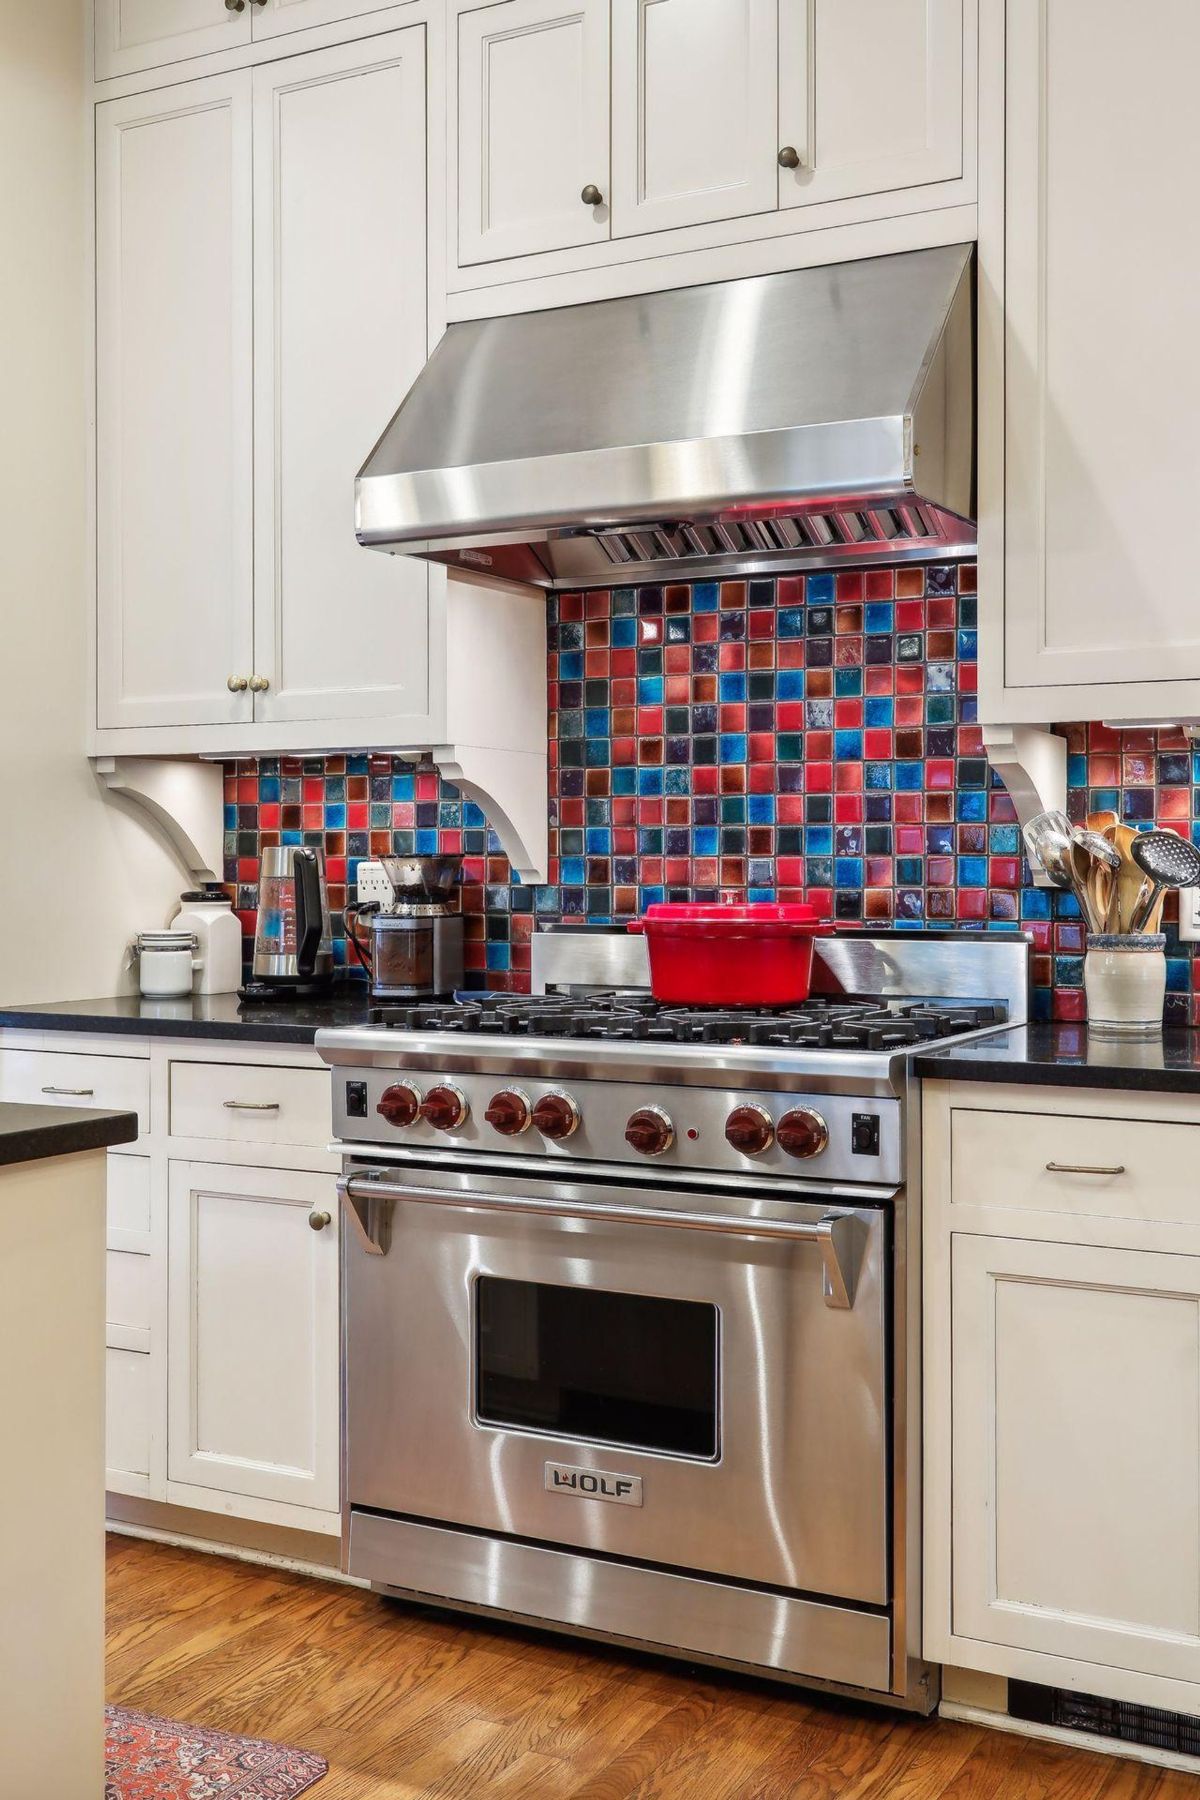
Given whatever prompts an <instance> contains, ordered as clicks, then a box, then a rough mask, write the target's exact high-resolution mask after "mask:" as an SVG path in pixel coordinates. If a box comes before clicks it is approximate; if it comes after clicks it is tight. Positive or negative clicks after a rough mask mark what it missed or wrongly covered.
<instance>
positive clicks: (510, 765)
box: [428, 744, 550, 886]
mask: <svg viewBox="0 0 1200 1800" xmlns="http://www.w3.org/2000/svg"><path fill="white" fill-rule="evenodd" d="M428 754H429V756H430V757H432V759H433V761H434V763H435V764H436V765H437V767H438V769H439V770H440V771H441V773H442V775H444V776H445V778H446V780H447V781H452V782H453V783H454V785H455V786H456V787H458V788H461V789H462V792H463V793H464V794H465V795H466V797H467V799H468V800H474V802H475V804H476V805H477V806H479V807H481V808H482V809H483V811H484V813H486V815H487V822H488V824H489V825H490V826H491V828H492V830H493V831H494V832H495V833H496V836H497V837H498V838H499V839H500V842H501V844H502V845H503V848H504V853H505V855H506V856H507V857H508V860H509V862H510V863H511V864H512V866H513V868H514V869H515V871H516V873H517V874H518V875H519V876H520V878H521V880H522V881H523V882H525V883H526V884H527V885H532V886H536V885H538V884H539V883H541V882H544V881H545V880H546V879H547V872H548V868H549V859H550V825H549V807H548V803H547V759H546V757H545V756H544V755H539V753H538V752H537V751H535V750H493V749H480V748H477V747H476V746H474V745H471V744H435V745H434V746H433V748H432V749H431V750H430V751H429V752H428Z"/></svg>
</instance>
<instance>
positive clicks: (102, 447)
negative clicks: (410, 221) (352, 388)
mask: <svg viewBox="0 0 1200 1800" xmlns="http://www.w3.org/2000/svg"><path fill="white" fill-rule="evenodd" d="M250 250H251V220H250V76H249V74H248V73H247V72H241V73H237V74H233V75H222V76H218V77H215V78H213V79H211V80H205V81H195V82H188V83H186V84H185V85H182V86H180V87H176V88H165V89H160V90H158V91H157V92H155V93H152V94H144V95H140V96H138V97H136V98H133V99H128V100H113V101H108V102H106V103H105V104H104V105H101V106H98V107H97V108H96V265H97V266H96V284H97V297H96V299H97V319H96V334H97V345H96V353H97V365H96V385H97V453H96V504H97V607H98V622H97V637H98V647H97V682H98V694H97V720H98V723H99V724H100V726H101V727H104V726H129V725H132V726H139V725H142V726H144V725H217V724H223V723H227V722H234V721H241V720H248V719H249V718H250V716H251V703H252V702H251V696H250V694H249V693H248V692H242V693H231V692H230V691H229V688H228V686H227V681H228V678H229V676H230V675H231V674H233V675H243V674H244V675H246V676H247V677H248V676H249V674H250V670H251V661H250V657H251V649H252V642H251V607H252V590H251V581H252V571H251V560H252V544H251V532H252V517H251V480H252V457H251V452H252V431H253V425H252V417H251V354H252V352H251V329H252V323H251V293H250V282H251V273H250Z"/></svg>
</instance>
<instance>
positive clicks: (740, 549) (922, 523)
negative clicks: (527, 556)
mask: <svg viewBox="0 0 1200 1800" xmlns="http://www.w3.org/2000/svg"><path fill="white" fill-rule="evenodd" d="M591 535H592V536H593V537H595V538H596V539H597V541H598V542H599V544H600V546H601V548H602V549H603V551H604V554H605V555H606V556H607V557H608V560H609V562H611V563H613V564H614V565H615V566H616V567H618V568H620V567H621V566H622V565H623V564H625V563H656V562H683V561H686V560H687V558H689V557H705V558H708V557H714V556H744V555H746V554H747V553H749V554H751V555H763V554H767V555H770V554H772V553H774V554H775V555H780V556H783V555H787V554H788V553H789V552H792V553H796V552H800V553H803V552H805V551H812V550H841V549H849V550H853V549H855V548H857V547H861V548H862V549H864V550H867V549H875V548H877V547H878V546H880V545H883V546H887V545H892V546H894V547H896V548H897V549H899V548H900V547H901V546H904V545H913V544H938V543H941V542H942V541H943V534H942V532H941V531H940V530H939V528H938V525H937V523H936V519H935V517H933V516H931V515H930V514H929V513H928V512H926V511H925V509H924V508H923V507H922V506H920V505H918V504H917V503H916V502H915V501H898V502H897V503H896V504H894V505H879V504H874V505H871V506H859V507H846V508H842V509H840V510H838V511H836V512H835V511H829V512H803V513H775V514H769V515H764V516H763V517H761V518H753V519H752V518H741V519H733V518H727V519H710V520H706V521H704V522H702V523H701V522H693V521H687V520H685V521H684V522H683V523H681V524H675V523H669V524H660V525H638V526H632V527H629V528H628V529H626V530H623V531H612V530H607V531H594V532H592V533H591Z"/></svg>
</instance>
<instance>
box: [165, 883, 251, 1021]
mask: <svg viewBox="0 0 1200 1800" xmlns="http://www.w3.org/2000/svg"><path fill="white" fill-rule="evenodd" d="M171 930H172V931H190V932H192V934H193V935H194V937H195V939H196V970H195V978H194V980H193V983H192V986H193V990H194V992H196V993H197V994H232V993H235V992H236V991H237V987H238V984H239V982H240V981H241V979H242V928H241V925H240V924H239V922H238V920H237V917H236V915H235V913H234V910H233V905H232V903H231V901H230V898H229V895H228V894H227V893H226V892H225V889H224V888H223V887H222V886H221V885H220V883H219V882H215V881H210V882H205V884H204V886H203V887H202V888H194V889H192V890H190V891H189V892H188V893H186V894H181V895H180V899H179V910H178V911H177V912H176V914H175V916H174V918H173V919H172V920H171Z"/></svg>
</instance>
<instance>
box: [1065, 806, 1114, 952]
mask: <svg viewBox="0 0 1200 1800" xmlns="http://www.w3.org/2000/svg"><path fill="white" fill-rule="evenodd" d="M1081 853H1082V856H1083V858H1084V859H1085V862H1086V867H1085V869H1084V872H1083V877H1084V884H1085V888H1086V891H1087V897H1088V900H1089V903H1090V906H1089V911H1090V913H1091V916H1092V918H1093V919H1094V920H1095V921H1096V923H1095V924H1094V925H1092V929H1093V930H1095V931H1106V930H1107V929H1108V926H1109V924H1110V919H1109V913H1110V910H1111V907H1112V898H1113V893H1114V891H1115V882H1116V876H1117V875H1118V874H1119V872H1120V868H1121V858H1120V856H1119V855H1118V853H1117V852H1116V850H1114V849H1113V846H1112V845H1111V844H1110V843H1109V841H1108V839H1107V838H1106V837H1102V836H1101V834H1100V833H1099V832H1098V831H1092V830H1090V829H1089V828H1088V827H1087V826H1082V827H1078V828H1077V829H1076V831H1075V850H1074V854H1073V859H1072V860H1073V866H1074V868H1075V872H1076V875H1077V876H1078V874H1079V872H1080V856H1081Z"/></svg>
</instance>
